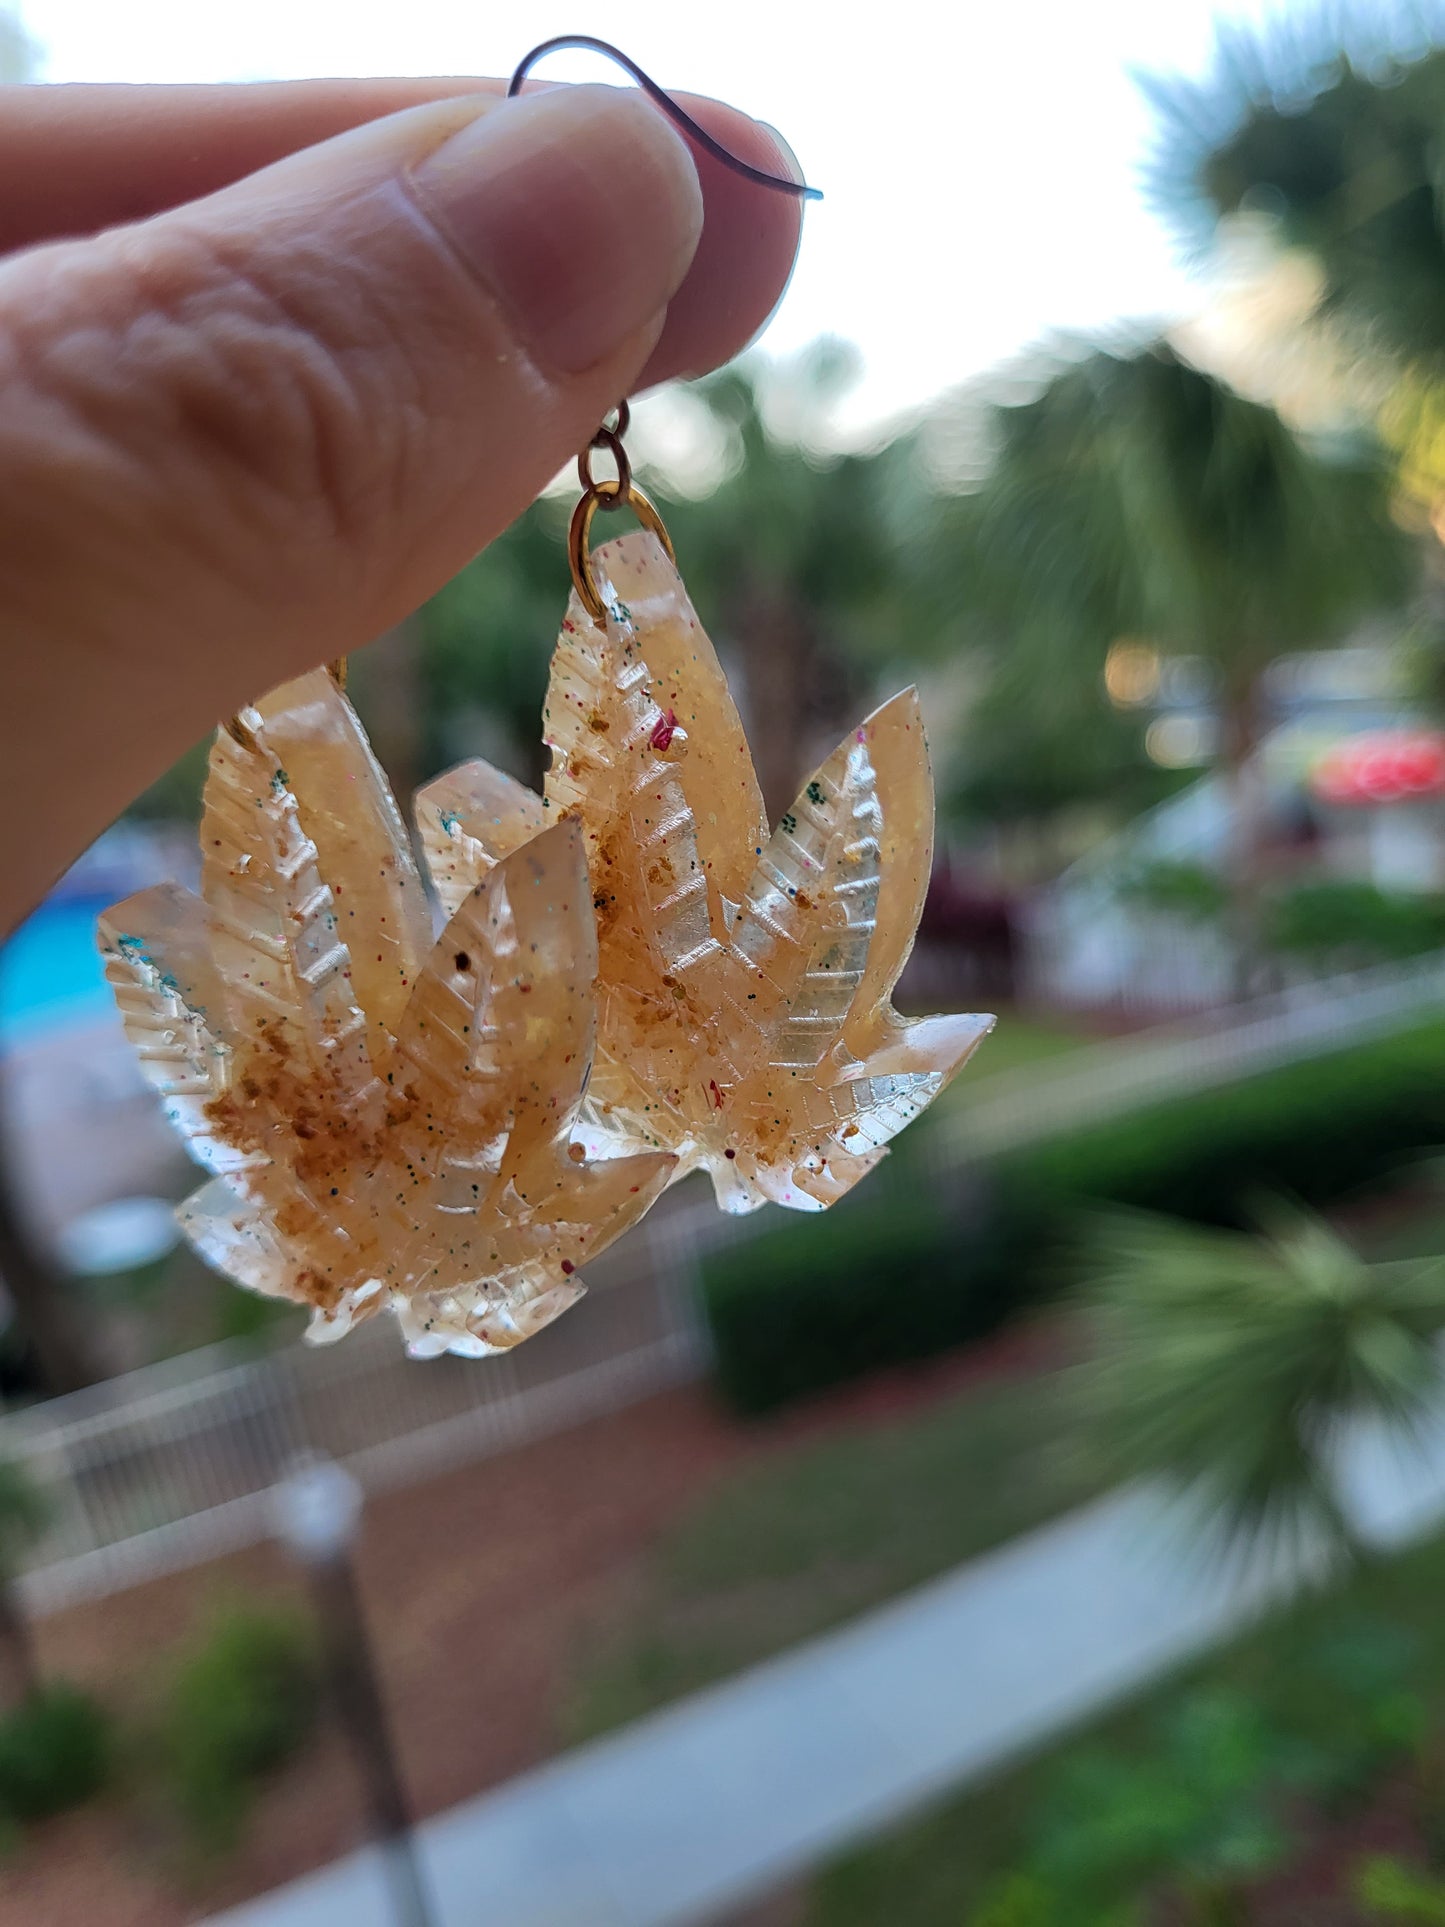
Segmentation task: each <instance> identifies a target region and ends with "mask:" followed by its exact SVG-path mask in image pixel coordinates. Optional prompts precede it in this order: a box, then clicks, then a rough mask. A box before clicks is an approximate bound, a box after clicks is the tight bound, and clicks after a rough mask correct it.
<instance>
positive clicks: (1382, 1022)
mask: <svg viewBox="0 0 1445 1927" xmlns="http://www.w3.org/2000/svg"><path fill="white" fill-rule="evenodd" d="M1432 1010H1433V1011H1439V1012H1441V1013H1442V1014H1445V955H1442V954H1440V953H1435V954H1432V955H1430V956H1428V957H1424V958H1417V959H1414V960H1412V961H1411V962H1409V963H1406V964H1388V965H1383V966H1381V967H1380V968H1378V969H1374V970H1368V971H1361V972H1359V973H1358V974H1357V975H1355V976H1352V977H1345V978H1340V977H1336V978H1332V979H1330V980H1328V981H1323V982H1322V981H1315V982H1309V983H1302V984H1297V985H1294V986H1293V987H1291V988H1290V989H1289V990H1285V991H1281V992H1280V993H1279V994H1278V995H1276V996H1272V997H1262V998H1258V999H1256V1000H1254V1001H1253V1002H1251V1003H1249V1004H1244V1005H1237V1006H1235V1007H1233V1008H1232V1009H1228V1010H1223V1011H1216V1012H1215V1013H1214V1014H1213V1015H1212V1016H1210V1017H1206V1018H1197V1019H1193V1020H1191V1021H1190V1022H1188V1023H1180V1024H1170V1025H1168V1026H1160V1027H1157V1028H1155V1029H1152V1030H1149V1031H1146V1032H1140V1033H1135V1034H1134V1035H1133V1036H1131V1037H1124V1038H1119V1039H1117V1040H1110V1041H1108V1042H1104V1043H1098V1044H1092V1045H1089V1046H1088V1047H1086V1048H1085V1049H1082V1050H1077V1051H1072V1052H1070V1053H1069V1054H1068V1055H1067V1056H1066V1057H1064V1058H1062V1059H1061V1060H1060V1061H1059V1062H1058V1063H1057V1064H1045V1065H1040V1066H1037V1067H1028V1068H1024V1069H1020V1070H1016V1071H1012V1072H1008V1073H1006V1074H1003V1075H1000V1076H998V1077H994V1078H990V1079H988V1081H987V1082H986V1083H985V1084H984V1085H983V1086H982V1088H981V1089H980V1090H979V1093H978V1096H977V1097H976V1098H975V1100H974V1101H973V1103H972V1104H969V1103H968V1102H967V1097H966V1091H967V1087H966V1086H965V1087H964V1088H963V1089H962V1090H961V1091H959V1093H958V1096H957V1099H956V1109H955V1110H954V1113H953V1115H951V1116H949V1117H947V1118H945V1119H940V1120H939V1121H938V1124H937V1125H936V1126H935V1127H934V1129H933V1131H932V1132H931V1134H930V1135H931V1137H932V1147H931V1148H932V1154H933V1156H934V1158H935V1160H936V1161H937V1163H938V1164H939V1165H941V1166H956V1165H957V1164H959V1163H960V1162H963V1161H965V1160H967V1159H971V1158H977V1157H980V1156H985V1155H988V1154H989V1153H991V1152H997V1151H1003V1150H1007V1149H1008V1148H1009V1147H1010V1146H1012V1145H1014V1144H1018V1143H1023V1142H1026V1141H1029V1140H1032V1139H1036V1138H1040V1137H1046V1136H1048V1135H1050V1134H1051V1133H1052V1132H1055V1131H1060V1130H1066V1129H1068V1128H1069V1127H1070V1126H1072V1125H1075V1124H1081V1123H1084V1122H1086V1121H1087V1120H1088V1119H1090V1118H1097V1117H1106V1116H1110V1115H1113V1114H1116V1113H1117V1112H1119V1111H1122V1110H1126V1109H1129V1108H1131V1107H1133V1106H1136V1105H1140V1104H1147V1103H1148V1102H1149V1101H1150V1100H1151V1099H1154V1098H1164V1097H1171V1096H1180V1095H1182V1094H1184V1093H1186V1092H1189V1091H1199V1090H1207V1089H1208V1088H1209V1087H1210V1086H1211V1085H1215V1084H1226V1083H1229V1082H1230V1081H1231V1080H1233V1079H1234V1078H1237V1077H1245V1076H1248V1075H1249V1074H1250V1073H1251V1072H1254V1071H1262V1070H1267V1069H1269V1068H1270V1066H1271V1065H1275V1064H1284V1063H1292V1062H1294V1061H1295V1060H1297V1059H1299V1058H1304V1057H1315V1056H1321V1055H1323V1054H1325V1053H1326V1052H1329V1051H1332V1050H1338V1049H1341V1048H1343V1047H1344V1046H1345V1045H1346V1044H1351V1043H1359V1042H1363V1041H1364V1040H1365V1039H1367V1038H1369V1037H1373V1036H1384V1035H1388V1034H1389V1033H1390V1032H1391V1031H1395V1030H1400V1029H1402V1028H1404V1027H1405V1026H1406V1025H1408V1024H1410V1023H1413V1022H1415V1021H1416V1020H1418V1019H1419V1018H1421V1017H1424V1016H1426V1015H1428V1014H1429V1012H1431V1011H1432ZM987 1050H988V1045H987V1043H986V1042H985V1044H984V1045H983V1047H982V1052H986V1051H987ZM982 1052H981V1053H980V1056H979V1059H978V1062H979V1066H980V1069H982V1068H983V1067H984V1066H985V1065H986V1062H987V1059H986V1057H985V1056H984V1055H983V1054H982Z"/></svg>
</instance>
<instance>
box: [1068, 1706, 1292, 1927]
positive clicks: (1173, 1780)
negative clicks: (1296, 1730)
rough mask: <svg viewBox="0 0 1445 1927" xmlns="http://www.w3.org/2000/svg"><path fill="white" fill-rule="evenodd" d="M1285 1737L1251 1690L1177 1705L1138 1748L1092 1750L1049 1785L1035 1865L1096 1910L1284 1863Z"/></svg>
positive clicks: (1212, 1885) (1218, 1883) (1245, 1876)
mask: <svg viewBox="0 0 1445 1927" xmlns="http://www.w3.org/2000/svg"><path fill="white" fill-rule="evenodd" d="M1288 1771H1289V1760H1288V1751H1287V1748H1286V1746H1285V1744H1284V1742H1283V1739H1282V1736H1281V1735H1280V1734H1279V1733H1278V1731H1277V1730H1275V1729H1274V1728H1273V1727H1271V1726H1270V1724H1269V1723H1268V1722H1267V1721H1266V1720H1265V1719H1264V1717H1263V1716H1262V1714H1261V1713H1260V1712H1259V1710H1258V1709H1257V1708H1256V1707H1255V1706H1254V1705H1253V1704H1251V1702H1250V1701H1248V1700H1246V1699H1245V1698H1244V1697H1243V1696H1242V1695H1240V1694H1238V1693H1233V1692H1230V1691H1228V1690H1227V1689H1224V1688H1214V1689H1200V1690H1198V1691H1196V1692H1194V1693H1192V1694H1189V1695H1188V1696H1186V1697H1185V1698H1184V1699H1183V1700H1182V1701H1180V1702H1179V1703H1178V1704H1177V1705H1175V1706H1172V1707H1169V1708H1167V1709H1166V1710H1165V1712H1164V1713H1163V1715H1162V1716H1161V1718H1160V1721H1159V1731H1158V1733H1157V1736H1156V1737H1155V1738H1154V1741H1153V1744H1152V1745H1151V1746H1150V1747H1149V1748H1148V1749H1147V1751H1142V1752H1140V1753H1138V1754H1134V1755H1128V1754H1119V1753H1114V1752H1109V1751H1104V1750H1098V1751H1082V1752H1080V1753H1079V1754H1077V1755H1076V1756H1074V1757H1072V1758H1069V1759H1066V1760H1065V1761H1064V1762H1063V1763H1062V1764H1061V1766H1060V1767H1059V1769H1058V1773H1057V1777H1056V1779H1055V1783H1054V1785H1053V1786H1052V1787H1051V1788H1049V1789H1048V1790H1046V1792H1045V1795H1044V1797H1043V1800H1042V1801H1041V1803H1040V1811H1039V1815H1038V1819H1037V1821H1036V1826H1035V1842H1034V1847H1033V1851H1032V1854H1031V1856H1030V1862H1031V1866H1032V1867H1033V1869H1034V1870H1036V1871H1037V1872H1038V1873H1039V1874H1040V1875H1041V1876H1042V1877H1043V1879H1044V1880H1045V1881H1046V1882H1048V1883H1049V1884H1050V1885H1052V1886H1054V1887H1055V1888H1057V1889H1058V1891H1060V1892H1062V1893H1068V1894H1079V1895H1081V1896H1082V1897H1084V1898H1085V1899H1086V1900H1090V1899H1091V1900H1092V1901H1093V1902H1094V1904H1095V1905H1096V1906H1100V1905H1107V1904H1108V1903H1109V1902H1110V1901H1114V1902H1117V1901H1118V1900H1119V1899H1120V1898H1121V1897H1125V1896H1129V1895H1131V1894H1133V1893H1134V1892H1135V1891H1137V1890H1138V1889H1139V1888H1141V1887H1144V1886H1146V1885H1148V1884H1150V1883H1152V1882H1154V1881H1158V1880H1161V1879H1163V1878H1165V1877H1168V1878H1169V1879H1170V1880H1171V1881H1182V1882H1183V1883H1185V1884H1186V1885H1187V1886H1188V1887H1190V1888H1192V1889H1196V1890H1204V1891H1209V1890H1218V1889H1220V1888H1228V1887H1229V1886H1231V1885H1233V1884H1235V1883H1238V1882H1241V1881H1245V1880H1250V1879H1255V1878H1258V1877H1259V1876H1261V1875H1263V1874H1266V1873H1270V1872H1272V1871H1274V1869H1275V1868H1277V1867H1278V1866H1280V1865H1281V1864H1283V1862H1284V1861H1285V1859H1286V1857H1287V1856H1288V1853H1289V1850H1290V1846H1291V1836H1290V1833H1289V1831H1288V1829H1287V1828H1286V1827H1285V1826H1284V1825H1283V1824H1282V1822H1281V1821H1280V1820H1279V1819H1278V1818H1277V1817H1276V1815H1275V1814H1274V1813H1273V1812H1272V1810H1271V1806H1270V1802H1269V1799H1268V1794H1269V1792H1270V1791H1271V1790H1272V1789H1273V1788H1275V1787H1277V1786H1279V1785H1280V1784H1282V1783H1284V1782H1285V1781H1286V1780H1287V1778H1288Z"/></svg>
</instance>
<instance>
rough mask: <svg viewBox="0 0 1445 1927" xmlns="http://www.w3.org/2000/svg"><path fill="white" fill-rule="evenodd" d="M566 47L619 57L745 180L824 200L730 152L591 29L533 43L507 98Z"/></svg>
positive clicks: (660, 103) (815, 190) (670, 113)
mask: <svg viewBox="0 0 1445 1927" xmlns="http://www.w3.org/2000/svg"><path fill="white" fill-rule="evenodd" d="M563 47H582V48H585V49H586V50H587V51H588V52H589V53H594V54H603V55H605V56H606V58H607V59H608V60H614V61H616V63H617V65H618V66H619V67H622V68H624V69H625V70H626V71H627V72H628V73H629V74H631V76H632V78H633V79H634V80H635V81H636V82H637V84H638V86H639V87H640V88H641V89H642V91H643V93H644V94H646V95H647V98H648V99H649V100H650V101H651V102H652V103H653V104H654V106H657V107H660V108H661V109H662V111H663V113H664V114H666V115H667V117H668V118H669V120H673V121H676V123H677V125H678V126H679V127H680V128H681V129H682V131H683V132H684V133H685V134H686V135H687V137H688V139H689V140H693V141H696V142H697V144H698V146H699V147H700V148H701V149H702V150H703V152H704V153H705V154H711V155H712V157H713V159H714V160H715V161H721V163H722V165H723V166H724V167H730V168H731V169H732V171H733V173H734V174H741V175H742V177H743V179H744V180H745V181H751V182H752V183H753V185H754V186H755V187H777V188H781V189H782V191H783V192H784V193H785V194H796V195H798V197H799V198H800V199H801V200H804V201H821V200H822V198H823V190H822V189H821V188H819V187H805V186H804V185H803V183H802V182H801V181H790V180H787V179H785V178H784V177H783V176H782V175H781V174H765V173H764V172H763V170H762V168H760V167H754V166H753V165H752V163H751V162H750V161H745V160H742V159H741V158H740V157H739V156H738V155H736V154H734V153H731V152H730V151H729V150H728V149H727V148H726V147H724V146H723V144H722V142H721V141H719V140H715V139H714V138H713V136H712V135H711V134H710V133H709V132H708V131H707V129H706V128H705V127H699V126H698V124H697V122H696V121H695V120H694V119H693V117H692V115H691V114H690V113H688V111H687V109H686V108H685V107H679V106H678V104H677V102H676V101H675V100H674V99H673V98H672V95H671V94H669V93H667V92H666V91H665V90H664V89H663V88H661V87H659V86H658V84H657V82H656V81H655V80H654V79H653V78H652V76H651V75H650V74H645V73H644V72H643V71H642V69H641V68H640V67H639V66H638V64H637V62H636V61H635V60H631V59H629V58H628V56H627V55H626V54H625V53H623V52H622V51H621V49H620V48H617V47H614V46H613V45H612V44H611V42H610V41H607V40H597V39H594V38H593V36H592V35H591V34H590V33H562V34H558V35H557V37H556V39H555V40H544V41H543V42H542V44H541V46H540V47H534V48H533V49H532V51H531V53H529V54H527V55H525V56H524V58H523V59H522V61H521V63H520V65H519V66H518V68H517V71H516V73H514V74H513V75H512V78H511V80H510V81H509V82H508V83H507V99H508V100H510V99H511V98H512V96H513V95H514V94H519V93H520V92H521V91H522V82H523V81H524V80H525V79H526V78H527V75H528V74H529V73H530V72H531V71H532V69H533V68H534V67H535V66H536V64H537V62H538V61H539V60H543V59H545V58H546V56H547V55H548V54H553V53H557V52H559V51H560V50H561V49H562V48H563Z"/></svg>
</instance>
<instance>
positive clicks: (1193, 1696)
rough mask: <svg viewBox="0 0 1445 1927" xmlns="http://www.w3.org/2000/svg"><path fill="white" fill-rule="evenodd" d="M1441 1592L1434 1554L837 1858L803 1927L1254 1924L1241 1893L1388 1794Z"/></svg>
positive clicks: (1247, 1640)
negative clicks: (1404, 1713)
mask: <svg viewBox="0 0 1445 1927" xmlns="http://www.w3.org/2000/svg"><path fill="white" fill-rule="evenodd" d="M1442 1573H1445V1540H1436V1541H1434V1542H1432V1543H1431V1544H1429V1545H1427V1546H1425V1547H1421V1548H1417V1549H1415V1550H1414V1551H1412V1552H1411V1553H1408V1554H1406V1555H1404V1556H1403V1557H1401V1558H1398V1559H1396V1560H1393V1561H1390V1562H1387V1563H1385V1564H1382V1565H1379V1566H1375V1567H1372V1568H1370V1569H1368V1570H1366V1571H1362V1572H1360V1573H1358V1574H1356V1575H1355V1576H1354V1578H1353V1579H1351V1580H1350V1581H1349V1583H1348V1584H1347V1586H1346V1587H1345V1588H1344V1589H1343V1590H1342V1591H1340V1592H1338V1593H1314V1594H1312V1595H1307V1596H1305V1597H1303V1598H1302V1599H1301V1600H1300V1601H1299V1602H1298V1603H1296V1604H1295V1605H1294V1606H1292V1607H1290V1608H1289V1609H1288V1610H1286V1611H1285V1612H1283V1613H1280V1614H1277V1615H1275V1616H1273V1617H1271V1618H1270V1619H1268V1620H1267V1621H1266V1622H1265V1623H1264V1624H1263V1625H1262V1626H1260V1627H1258V1628H1256V1629H1255V1630H1253V1631H1251V1632H1250V1633H1248V1634H1247V1635H1246V1636H1245V1637H1244V1638H1243V1639H1241V1640H1240V1641H1239V1642H1238V1643H1237V1644H1236V1645H1234V1646H1233V1647H1232V1648H1230V1649H1229V1650H1228V1651H1226V1652H1225V1653H1223V1654H1219V1655H1215V1656H1212V1657H1211V1658H1210V1659H1209V1660H1208V1661H1207V1662H1205V1664H1204V1665H1203V1666H1202V1667H1200V1668H1198V1669H1196V1670H1195V1672H1194V1673H1193V1674H1192V1675H1191V1677H1190V1678H1189V1679H1188V1680H1186V1681H1184V1682H1182V1683H1181V1682H1180V1681H1177V1680H1171V1681H1167V1682H1165V1683H1163V1684H1161V1685H1159V1686H1156V1687H1155V1688H1153V1689H1152V1690H1151V1691H1150V1692H1149V1693H1148V1695H1147V1696H1146V1697H1145V1698H1144V1699H1143V1700H1142V1701H1139V1702H1136V1703H1135V1704H1134V1705H1132V1706H1126V1707H1124V1708H1121V1709H1119V1710H1116V1711H1114V1712H1113V1713H1111V1714H1109V1715H1107V1716H1106V1717H1105V1718H1104V1719H1103V1720H1101V1721H1099V1722H1097V1723H1096V1724H1095V1726H1094V1727H1093V1729H1092V1730H1091V1731H1089V1732H1086V1733H1085V1734H1083V1735H1080V1736H1076V1737H1070V1738H1067V1739H1065V1740H1063V1741H1062V1742H1061V1743H1059V1744H1057V1745H1055V1746H1054V1747H1052V1748H1051V1749H1049V1750H1048V1751H1046V1752H1045V1753H1043V1754H1042V1755H1040V1756H1036V1757H1035V1758H1033V1759H1031V1760H1029V1761H1027V1762H1025V1763H1023V1764H1021V1765H1019V1766H1017V1767H1014V1768H1012V1769H1010V1770H1007V1771H1005V1772H1004V1773H1003V1774H1001V1775H998V1776H997V1777H995V1778H994V1779H993V1780H991V1781H989V1782H988V1783H987V1784H985V1785H982V1786H978V1787H975V1788H973V1789H971V1790H969V1791H968V1792H965V1793H962V1794H958V1795H955V1796H954V1797H953V1798H951V1799H949V1800H947V1801H946V1802H945V1803H944V1804H943V1805H941V1806H940V1807H939V1808H937V1809H936V1810H935V1811H933V1812H932V1813H929V1814H925V1815H923V1816H921V1817H918V1818H915V1819H914V1820H912V1821H910V1822H908V1823H907V1824H906V1825H905V1826H903V1827H901V1828H900V1829H899V1830H898V1831H897V1832H896V1833H894V1834H893V1835H891V1836H888V1837H886V1838H884V1839H882V1840H879V1841H876V1842H874V1843H872V1844H871V1845H869V1846H867V1847H864V1848H862V1849H860V1850H858V1851H855V1852H854V1853H851V1854H849V1855H848V1856H846V1857H845V1858H844V1859H841V1860H840V1861H838V1862H837V1863H836V1864H835V1865H834V1866H833V1867H831V1868H829V1869H827V1870H825V1871H824V1872H823V1873H822V1874H821V1875H820V1876H819V1877H818V1879H817V1880H816V1881H815V1883H814V1886H813V1889H812V1892H811V1894H810V1897H809V1905H808V1908H807V1911H806V1913H805V1916H804V1918H805V1919H806V1921H807V1924H808V1927H871V1923H873V1922H874V1921H877V1920H882V1919H887V1920H888V1921H890V1922H891V1923H893V1927H959V1923H963V1922H966V1923H967V1927H979V1922H980V1921H989V1922H992V1921H995V1920H996V1921H997V1922H998V1927H1145V1923H1146V1922H1147V1923H1152V1922H1156V1921H1159V1920H1169V1921H1171V1922H1173V1921H1186V1920H1187V1921H1190V1922H1200V1923H1203V1922H1212V1921H1220V1922H1225V1921H1228V1922H1238V1921H1242V1920H1249V1919H1252V1918H1253V1917H1254V1916H1253V1914H1252V1913H1251V1912H1250V1898H1251V1888H1252V1884H1253V1883H1254V1882H1255V1881H1256V1880H1258V1879H1259V1878H1261V1877H1263V1876H1268V1875H1270V1874H1272V1873H1275V1872H1280V1871H1284V1870H1286V1869H1287V1868H1289V1867H1290V1866H1291V1865H1293V1864H1294V1863H1295V1861H1296V1859H1297V1857H1298V1855H1299V1853H1300V1852H1301V1851H1302V1850H1304V1851H1307V1850H1308V1848H1309V1846H1310V1843H1311V1840H1312V1839H1313V1838H1314V1837H1316V1836H1317V1834H1318V1832H1319V1830H1321V1829H1325V1830H1328V1829H1329V1828H1330V1827H1331V1826H1332V1824H1333V1821H1334V1817H1335V1815H1336V1814H1340V1815H1343V1816H1344V1817H1346V1818H1347V1819H1348V1818H1353V1817H1357V1816H1358V1815H1359V1813H1360V1811H1361V1809H1362V1807H1363V1806H1364V1805H1365V1804H1367V1803H1368V1802H1369V1800H1370V1798H1371V1796H1372V1793H1373V1791H1374V1790H1375V1789H1376V1788H1379V1787H1381V1786H1382V1785H1387V1784H1396V1783H1398V1782H1399V1780H1400V1778H1401V1774H1402V1768H1405V1767H1406V1766H1407V1765H1409V1763H1411V1762H1412V1761H1413V1760H1414V1759H1415V1758H1416V1757H1417V1756H1418V1752H1419V1740H1420V1736H1421V1734H1422V1733H1423V1732H1424V1731H1425V1730H1426V1728H1427V1726H1430V1725H1432V1724H1433V1723H1434V1722H1435V1721H1436V1720H1438V1717H1439V1715H1440V1712H1441V1710H1442V1707H1445V1636H1442V1630H1441V1625H1440V1618H1439V1612H1438V1605H1437V1600H1438V1589H1439V1585H1440V1583H1441V1576H1442ZM1405 1702H1408V1704H1409V1709H1410V1710H1409V1715H1408V1718H1406V1719H1404V1720H1403V1721H1402V1718H1401V1710H1400V1709H1401V1706H1402V1704H1403V1703H1405ZM1416 1878H1418V1879H1419V1880H1420V1883H1421V1889H1422V1890H1424V1891H1428V1888H1427V1887H1426V1884H1425V1882H1424V1880H1423V1877H1422V1876H1416ZM1402 1890H1404V1891H1408V1889H1402ZM1381 1891H1382V1892H1383V1891H1388V1890H1387V1889H1385V1888H1384V1887H1383V1884H1382V1888H1381ZM1341 1898H1342V1899H1343V1896H1341ZM1311 1918H1313V1916H1311ZM1351 1918H1353V1916H1351ZM1374 1918H1375V1916H1373V1915H1372V1916H1371V1919H1372V1920H1373V1919H1374ZM1389 1918H1391V1916H1389V1915H1388V1914H1381V1915H1380V1919H1381V1921H1382V1923H1383V1921H1384V1920H1387V1919H1389ZM1403 1918H1406V1919H1408V1918H1410V1916H1409V1915H1405V1916H1403ZM1422 1918H1425V1919H1429V1918H1431V1916H1428V1915H1426V1916H1422Z"/></svg>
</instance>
